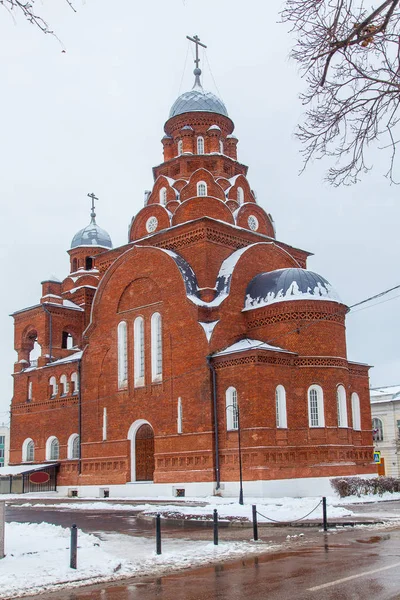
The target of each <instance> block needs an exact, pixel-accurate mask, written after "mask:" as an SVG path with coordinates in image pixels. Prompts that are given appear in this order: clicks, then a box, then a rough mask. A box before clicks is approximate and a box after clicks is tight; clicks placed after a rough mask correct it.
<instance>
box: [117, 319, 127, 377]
mask: <svg viewBox="0 0 400 600" xmlns="http://www.w3.org/2000/svg"><path fill="white" fill-rule="evenodd" d="M127 385H128V339H127V331H126V322H125V321H121V323H119V325H118V388H119V389H125V388H126V387H127Z"/></svg>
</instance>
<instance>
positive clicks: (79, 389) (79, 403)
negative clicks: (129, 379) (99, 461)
mask: <svg viewBox="0 0 400 600" xmlns="http://www.w3.org/2000/svg"><path fill="white" fill-rule="evenodd" d="M81 365H82V358H80V359H79V361H78V435H79V460H78V475H81V473H82V460H81V459H82V452H81V444H82V400H81V399H82V396H81V389H82V380H81V374H82V368H81Z"/></svg>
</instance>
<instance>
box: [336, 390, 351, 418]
mask: <svg viewBox="0 0 400 600" xmlns="http://www.w3.org/2000/svg"><path fill="white" fill-rule="evenodd" d="M336 400H337V420H338V427H348V424H347V402H346V390H345V389H344V387H343V386H342V385H338V387H337V390H336Z"/></svg>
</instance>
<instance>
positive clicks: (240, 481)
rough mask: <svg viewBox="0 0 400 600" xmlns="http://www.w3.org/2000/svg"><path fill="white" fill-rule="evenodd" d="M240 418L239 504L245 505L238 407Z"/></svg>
mask: <svg viewBox="0 0 400 600" xmlns="http://www.w3.org/2000/svg"><path fill="white" fill-rule="evenodd" d="M237 418H238V446H239V486H240V487H239V504H241V505H243V473H242V447H241V443H240V412H239V406H238V407H237Z"/></svg>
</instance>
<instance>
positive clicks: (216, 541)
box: [214, 508, 218, 546]
mask: <svg viewBox="0 0 400 600" xmlns="http://www.w3.org/2000/svg"><path fill="white" fill-rule="evenodd" d="M214 546H218V511H217V509H216V508H214Z"/></svg>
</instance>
